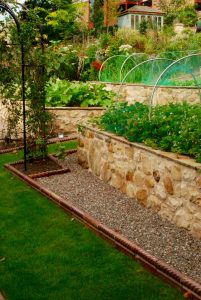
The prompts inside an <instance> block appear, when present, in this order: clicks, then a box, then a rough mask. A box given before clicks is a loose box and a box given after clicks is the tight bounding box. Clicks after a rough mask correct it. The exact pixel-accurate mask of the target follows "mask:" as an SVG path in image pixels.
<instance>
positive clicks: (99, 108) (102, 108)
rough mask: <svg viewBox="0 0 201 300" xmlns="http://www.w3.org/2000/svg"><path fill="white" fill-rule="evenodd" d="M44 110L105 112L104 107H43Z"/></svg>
mask: <svg viewBox="0 0 201 300" xmlns="http://www.w3.org/2000/svg"><path fill="white" fill-rule="evenodd" d="M45 109H46V110H105V109H106V107H77V106H75V107H69V106H68V107H63V106H61V107H60V106H59V107H58V106H57V107H45Z"/></svg>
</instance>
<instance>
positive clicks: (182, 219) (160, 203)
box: [78, 126, 201, 239]
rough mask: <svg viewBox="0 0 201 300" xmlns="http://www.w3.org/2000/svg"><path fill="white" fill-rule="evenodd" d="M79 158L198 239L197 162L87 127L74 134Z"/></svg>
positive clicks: (200, 181)
mask: <svg viewBox="0 0 201 300" xmlns="http://www.w3.org/2000/svg"><path fill="white" fill-rule="evenodd" d="M78 161H79V163H80V164H81V165H82V166H83V167H84V168H89V170H90V171H92V172H93V173H94V174H95V175H96V176H98V177H99V178H101V179H102V180H104V181H106V182H108V183H110V184H111V185H112V186H114V187H116V188H118V189H119V190H121V191H122V192H123V193H126V194H127V195H128V196H129V197H131V198H136V199H137V200H138V201H139V202H140V203H141V204H142V205H144V206H146V207H149V208H151V209H153V210H154V211H156V212H158V214H160V215H161V216H162V217H164V218H167V219H168V220H169V221H171V222H173V223H175V224H176V225H178V226H180V227H184V228H186V229H188V230H190V231H191V233H192V234H193V235H195V236H197V237H198V238H200V239H201V173H200V171H201V164H198V163H196V162H195V161H194V160H192V159H190V158H188V157H185V156H179V155H176V154H173V153H168V152H163V151H160V150H153V149H151V148H149V147H146V146H144V145H141V144H136V143H130V142H128V141H127V140H125V139H124V138H120V137H117V136H115V135H112V134H109V133H105V132H100V131H98V130H96V129H93V128H90V127H88V126H83V127H82V132H81V133H80V134H79V147H78Z"/></svg>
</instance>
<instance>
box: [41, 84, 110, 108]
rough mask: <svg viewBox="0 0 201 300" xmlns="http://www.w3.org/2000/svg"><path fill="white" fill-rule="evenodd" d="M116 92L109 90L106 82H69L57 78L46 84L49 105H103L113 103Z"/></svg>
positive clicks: (106, 105)
mask: <svg viewBox="0 0 201 300" xmlns="http://www.w3.org/2000/svg"><path fill="white" fill-rule="evenodd" d="M114 96H115V93H113V92H112V91H107V90H106V87H105V85H104V84H90V83H83V82H80V83H79V82H69V81H66V80H60V79H57V80H56V81H53V80H50V81H49V83H48V84H47V85H46V105H47V106H53V107H55V106H81V107H88V106H101V107H108V106H111V105H112V102H113V98H114Z"/></svg>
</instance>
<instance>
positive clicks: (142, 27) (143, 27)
mask: <svg viewBox="0 0 201 300" xmlns="http://www.w3.org/2000/svg"><path fill="white" fill-rule="evenodd" d="M147 28H148V23H147V22H146V21H145V20H142V22H141V23H140V28H139V32H140V33H141V34H145V33H146V32H147Z"/></svg>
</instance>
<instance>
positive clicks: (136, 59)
mask: <svg viewBox="0 0 201 300" xmlns="http://www.w3.org/2000/svg"><path fill="white" fill-rule="evenodd" d="M147 59H148V55H147V54H146V53H133V54H131V55H130V56H128V57H127V58H126V59H125V61H124V62H123V64H122V65H121V69H120V82H121V81H122V80H123V78H124V77H125V76H126V74H127V73H128V72H129V71H130V70H131V69H132V68H133V67H135V66H137V65H138V64H140V63H141V62H143V61H146V60H147Z"/></svg>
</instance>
